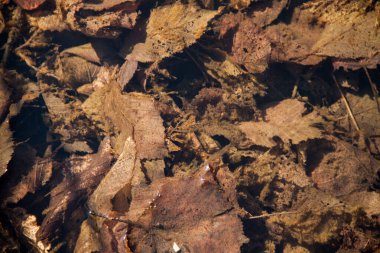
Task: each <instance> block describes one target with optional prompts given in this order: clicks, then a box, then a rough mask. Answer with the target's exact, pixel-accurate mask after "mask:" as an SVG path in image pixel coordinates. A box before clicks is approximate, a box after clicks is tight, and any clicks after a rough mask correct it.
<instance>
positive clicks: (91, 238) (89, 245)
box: [74, 220, 102, 253]
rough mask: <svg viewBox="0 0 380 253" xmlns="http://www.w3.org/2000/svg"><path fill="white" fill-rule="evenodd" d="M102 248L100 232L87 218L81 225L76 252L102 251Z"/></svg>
mask: <svg viewBox="0 0 380 253" xmlns="http://www.w3.org/2000/svg"><path fill="white" fill-rule="evenodd" d="M101 249H102V245H101V241H100V238H99V234H98V233H97V232H96V230H95V229H94V228H93V225H92V223H91V221H89V220H85V221H84V222H83V223H82V225H81V227H80V233H79V237H78V240H77V242H76V244H75V249H74V253H82V252H100V251H101Z"/></svg>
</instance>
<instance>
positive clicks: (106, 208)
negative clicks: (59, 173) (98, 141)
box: [88, 137, 139, 214]
mask: <svg viewBox="0 0 380 253" xmlns="http://www.w3.org/2000/svg"><path fill="white" fill-rule="evenodd" d="M136 152H137V151H136V144H135V142H134V141H133V140H132V138H131V137H129V138H128V139H127V140H126V141H125V144H124V148H123V152H122V153H121V154H120V156H119V158H118V159H117V161H116V163H115V164H114V165H113V166H112V168H111V170H110V171H109V172H108V173H107V175H106V176H105V177H104V178H103V179H102V181H101V182H100V184H99V185H98V187H97V188H96V190H95V191H94V193H93V194H92V195H91V197H90V199H89V201H88V205H89V207H90V208H91V209H92V210H94V211H96V212H97V213H103V214H106V213H109V212H110V211H112V210H113V205H112V202H111V200H112V199H113V198H114V197H115V195H116V194H117V193H118V192H119V191H120V190H121V189H123V188H124V187H126V186H128V185H129V186H130V185H131V183H132V178H133V176H134V174H135V170H138V169H139V161H138V158H137V153H136ZM125 201H127V200H125Z"/></svg>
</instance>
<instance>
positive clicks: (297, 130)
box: [239, 99, 323, 147]
mask: <svg viewBox="0 0 380 253" xmlns="http://www.w3.org/2000/svg"><path fill="white" fill-rule="evenodd" d="M304 112H305V106H304V103H302V102H300V101H298V100H295V99H286V100H283V101H281V102H280V103H279V104H277V105H275V106H273V107H269V108H267V109H266V110H265V116H264V119H263V120H260V121H258V122H253V121H252V122H243V123H240V124H239V128H240V130H241V131H242V132H243V133H245V134H246V136H247V137H248V138H249V139H251V140H252V142H253V143H254V144H256V145H261V146H265V147H272V146H274V145H275V142H274V141H273V140H272V138H273V137H274V136H278V137H280V138H281V139H282V140H283V141H285V142H287V141H289V140H291V141H292V143H294V144H298V143H300V142H301V141H306V140H308V139H314V138H319V137H321V136H322V133H321V130H319V129H318V128H316V127H314V126H313V125H315V124H317V123H322V122H323V121H322V118H321V117H320V116H318V114H317V113H316V112H311V113H309V114H307V115H304V116H303V113H304Z"/></svg>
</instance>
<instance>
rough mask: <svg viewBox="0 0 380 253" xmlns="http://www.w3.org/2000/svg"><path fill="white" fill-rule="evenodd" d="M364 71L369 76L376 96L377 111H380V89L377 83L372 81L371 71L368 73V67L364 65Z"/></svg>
mask: <svg viewBox="0 0 380 253" xmlns="http://www.w3.org/2000/svg"><path fill="white" fill-rule="evenodd" d="M364 72H365V74H366V75H367V78H368V81H369V84H370V85H371V89H372V93H373V96H374V98H375V101H376V105H377V111H378V112H380V103H379V90H378V89H377V86H376V84H375V83H374V82H373V81H372V78H371V76H370V75H369V73H368V69H367V68H366V67H364Z"/></svg>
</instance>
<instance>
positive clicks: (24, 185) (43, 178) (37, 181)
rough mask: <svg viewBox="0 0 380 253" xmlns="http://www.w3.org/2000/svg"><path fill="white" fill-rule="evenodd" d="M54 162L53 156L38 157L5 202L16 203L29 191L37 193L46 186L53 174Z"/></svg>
mask: <svg viewBox="0 0 380 253" xmlns="http://www.w3.org/2000/svg"><path fill="white" fill-rule="evenodd" d="M52 169H53V163H52V160H51V158H36V160H35V162H34V165H33V167H32V169H31V170H30V171H29V172H28V174H27V175H25V176H23V177H22V179H21V181H20V182H19V183H18V184H17V185H16V186H14V187H12V189H10V190H9V191H10V193H11V195H10V196H8V197H7V198H6V199H5V201H4V203H5V204H8V203H13V204H16V203H17V202H18V201H20V200H21V199H23V198H24V197H25V196H26V194H28V193H35V192H36V190H38V189H39V188H40V187H42V186H44V185H45V184H46V183H47V182H48V181H49V180H50V177H51V175H52Z"/></svg>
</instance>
